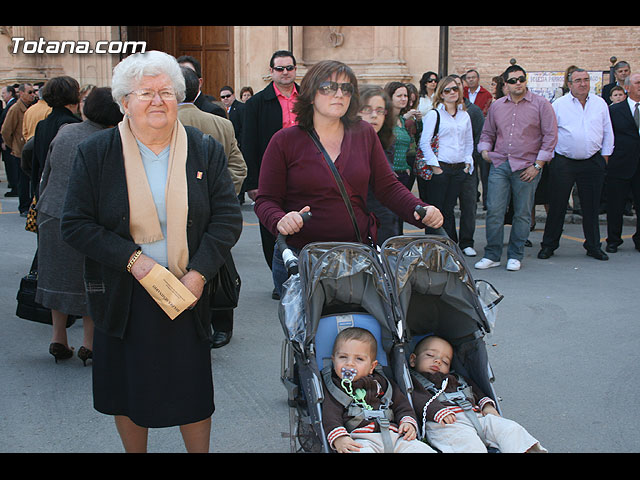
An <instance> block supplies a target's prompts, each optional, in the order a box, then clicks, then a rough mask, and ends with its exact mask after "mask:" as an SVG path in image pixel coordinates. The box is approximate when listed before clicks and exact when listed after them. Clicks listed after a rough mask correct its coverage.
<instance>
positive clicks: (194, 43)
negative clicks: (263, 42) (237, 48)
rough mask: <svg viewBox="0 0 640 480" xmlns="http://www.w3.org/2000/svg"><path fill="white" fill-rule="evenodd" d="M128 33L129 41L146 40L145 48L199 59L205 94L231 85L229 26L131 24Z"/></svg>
mask: <svg viewBox="0 0 640 480" xmlns="http://www.w3.org/2000/svg"><path fill="white" fill-rule="evenodd" d="M127 36H128V39H129V40H137V41H145V42H147V50H162V51H164V52H167V53H169V54H171V55H173V56H174V57H176V58H177V57H179V56H181V55H190V56H192V57H194V58H196V59H198V61H199V62H200V66H201V68H202V79H203V85H202V91H203V92H204V93H206V94H208V95H212V96H214V97H215V98H219V93H220V88H221V87H223V86H225V85H231V86H233V84H234V78H233V27H232V26H229V25H215V26H211V25H205V26H130V27H127Z"/></svg>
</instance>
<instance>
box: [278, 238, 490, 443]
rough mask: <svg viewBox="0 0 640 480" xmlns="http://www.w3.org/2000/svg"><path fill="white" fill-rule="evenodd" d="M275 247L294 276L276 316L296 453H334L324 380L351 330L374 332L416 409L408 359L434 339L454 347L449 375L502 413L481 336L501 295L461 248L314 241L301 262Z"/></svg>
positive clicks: (383, 358) (398, 241)
mask: <svg viewBox="0 0 640 480" xmlns="http://www.w3.org/2000/svg"><path fill="white" fill-rule="evenodd" d="M278 242H279V245H280V249H281V251H283V252H286V253H284V254H283V258H284V259H285V263H286V264H287V266H288V268H290V270H289V271H290V276H289V279H288V280H287V282H285V284H284V292H283V295H282V299H281V302H280V306H279V317H280V322H281V324H282V327H283V329H284V333H285V340H284V342H283V347H282V358H281V362H282V368H281V379H282V382H283V383H284V385H285V387H286V389H287V392H288V405H289V426H290V447H291V452H330V451H331V449H330V448H329V445H328V442H327V437H326V432H324V430H323V426H322V402H323V399H324V394H323V388H322V373H321V372H322V370H323V368H325V367H326V366H327V365H330V363H331V354H332V349H333V344H334V340H335V338H336V335H337V334H338V332H339V331H341V330H342V329H344V328H347V327H362V328H365V329H367V330H369V331H371V333H373V335H374V336H375V337H376V340H377V342H378V352H377V360H378V362H379V364H380V365H381V368H382V370H383V373H384V374H385V375H386V376H387V378H391V379H393V380H394V381H395V383H396V384H397V385H398V387H399V388H400V389H401V390H402V391H403V393H405V394H406V395H407V396H408V398H409V400H410V401H411V393H412V391H413V382H414V380H413V379H412V376H411V373H410V369H409V363H408V359H409V355H410V353H411V352H412V350H413V348H414V346H415V345H416V343H417V342H418V341H419V340H421V339H422V338H424V336H426V335H429V334H435V335H439V336H441V337H443V338H445V339H447V340H448V341H449V342H450V343H451V344H452V345H453V346H454V363H453V365H452V368H453V369H454V370H456V371H458V372H459V373H461V374H462V375H464V376H465V377H467V378H470V379H472V380H473V381H475V382H476V383H477V384H478V386H479V387H480V388H482V389H483V391H484V392H485V393H487V395H489V396H491V397H492V398H493V399H494V400H495V401H496V405H498V402H497V397H496V395H495V392H494V389H493V386H492V382H493V379H494V377H493V373H492V371H491V367H490V365H489V361H488V355H487V351H486V348H485V343H484V336H485V334H486V333H489V332H490V331H491V330H492V328H493V324H494V322H495V314H496V308H495V306H496V305H497V303H498V302H499V301H500V300H501V299H502V296H501V295H500V294H499V293H498V292H497V291H496V290H495V289H494V288H493V287H492V286H491V285H490V284H489V283H487V282H484V281H481V280H478V281H474V280H473V279H472V277H471V274H470V272H469V268H468V266H467V264H466V262H465V260H464V257H463V255H462V252H461V251H460V249H459V247H458V246H457V245H456V244H455V242H453V241H451V240H450V239H449V238H448V237H446V236H441V235H418V236H398V237H392V238H389V239H388V240H387V241H386V242H385V243H384V244H383V245H382V247H381V249H380V251H378V250H377V249H374V248H372V247H369V246H367V245H364V244H360V243H333V242H316V243H311V244H309V245H307V246H305V247H304V248H303V249H302V250H301V251H300V254H299V256H298V257H297V258H296V257H295V256H294V255H292V254H290V251H288V250H286V243H284V242H285V237H282V236H281V237H279V239H278ZM419 423H420V421H419ZM418 433H419V436H421V435H420V430H419V432H418Z"/></svg>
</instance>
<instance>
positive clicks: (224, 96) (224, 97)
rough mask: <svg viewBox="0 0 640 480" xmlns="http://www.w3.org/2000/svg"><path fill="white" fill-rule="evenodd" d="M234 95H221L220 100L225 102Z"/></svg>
mask: <svg viewBox="0 0 640 480" xmlns="http://www.w3.org/2000/svg"><path fill="white" fill-rule="evenodd" d="M231 95H232V94H231V93H230V94H229V95H220V98H221V99H223V100H226V99H227V98H229V97H230V96H231Z"/></svg>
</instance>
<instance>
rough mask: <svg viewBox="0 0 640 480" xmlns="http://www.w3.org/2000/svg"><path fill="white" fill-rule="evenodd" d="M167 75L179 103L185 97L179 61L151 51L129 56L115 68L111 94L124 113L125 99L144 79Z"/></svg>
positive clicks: (165, 54)
mask: <svg viewBox="0 0 640 480" xmlns="http://www.w3.org/2000/svg"><path fill="white" fill-rule="evenodd" d="M161 74H165V75H167V76H168V77H169V78H170V79H171V83H172V85H173V88H174V90H175V91H176V98H177V100H178V103H180V102H182V101H183V100H184V97H185V84H184V76H183V75H182V71H181V70H180V65H179V64H178V61H177V60H176V59H175V58H174V57H172V56H171V55H169V54H168V53H164V52H160V51H157V50H151V51H149V52H144V53H135V54H133V55H130V56H128V57H127V58H125V59H124V60H122V61H121V62H120V63H118V64H117V65H116V66H115V67H114V68H113V77H112V79H111V93H112V95H113V99H114V100H115V101H116V103H117V104H118V105H119V106H120V110H121V111H122V113H124V106H123V103H122V101H123V99H124V97H125V96H126V95H128V94H129V93H131V92H132V91H134V90H135V89H136V87H137V84H138V82H139V81H140V80H142V77H145V76H151V77H155V76H157V75H161Z"/></svg>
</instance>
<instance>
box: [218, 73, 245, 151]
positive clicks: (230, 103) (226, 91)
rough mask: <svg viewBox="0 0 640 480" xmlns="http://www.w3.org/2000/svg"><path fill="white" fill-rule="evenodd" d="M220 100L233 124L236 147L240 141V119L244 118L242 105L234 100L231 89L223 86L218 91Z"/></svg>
mask: <svg viewBox="0 0 640 480" xmlns="http://www.w3.org/2000/svg"><path fill="white" fill-rule="evenodd" d="M220 100H221V101H222V103H224V105H225V107H226V109H227V116H228V117H229V120H231V123H233V130H234V132H235V134H236V140H237V141H238V145H240V143H239V142H240V141H241V140H242V119H243V118H244V103H242V102H241V101H239V100H238V99H237V98H236V95H235V93H234V91H233V88H232V87H230V86H228V85H225V86H224V87H222V88H221V89H220Z"/></svg>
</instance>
